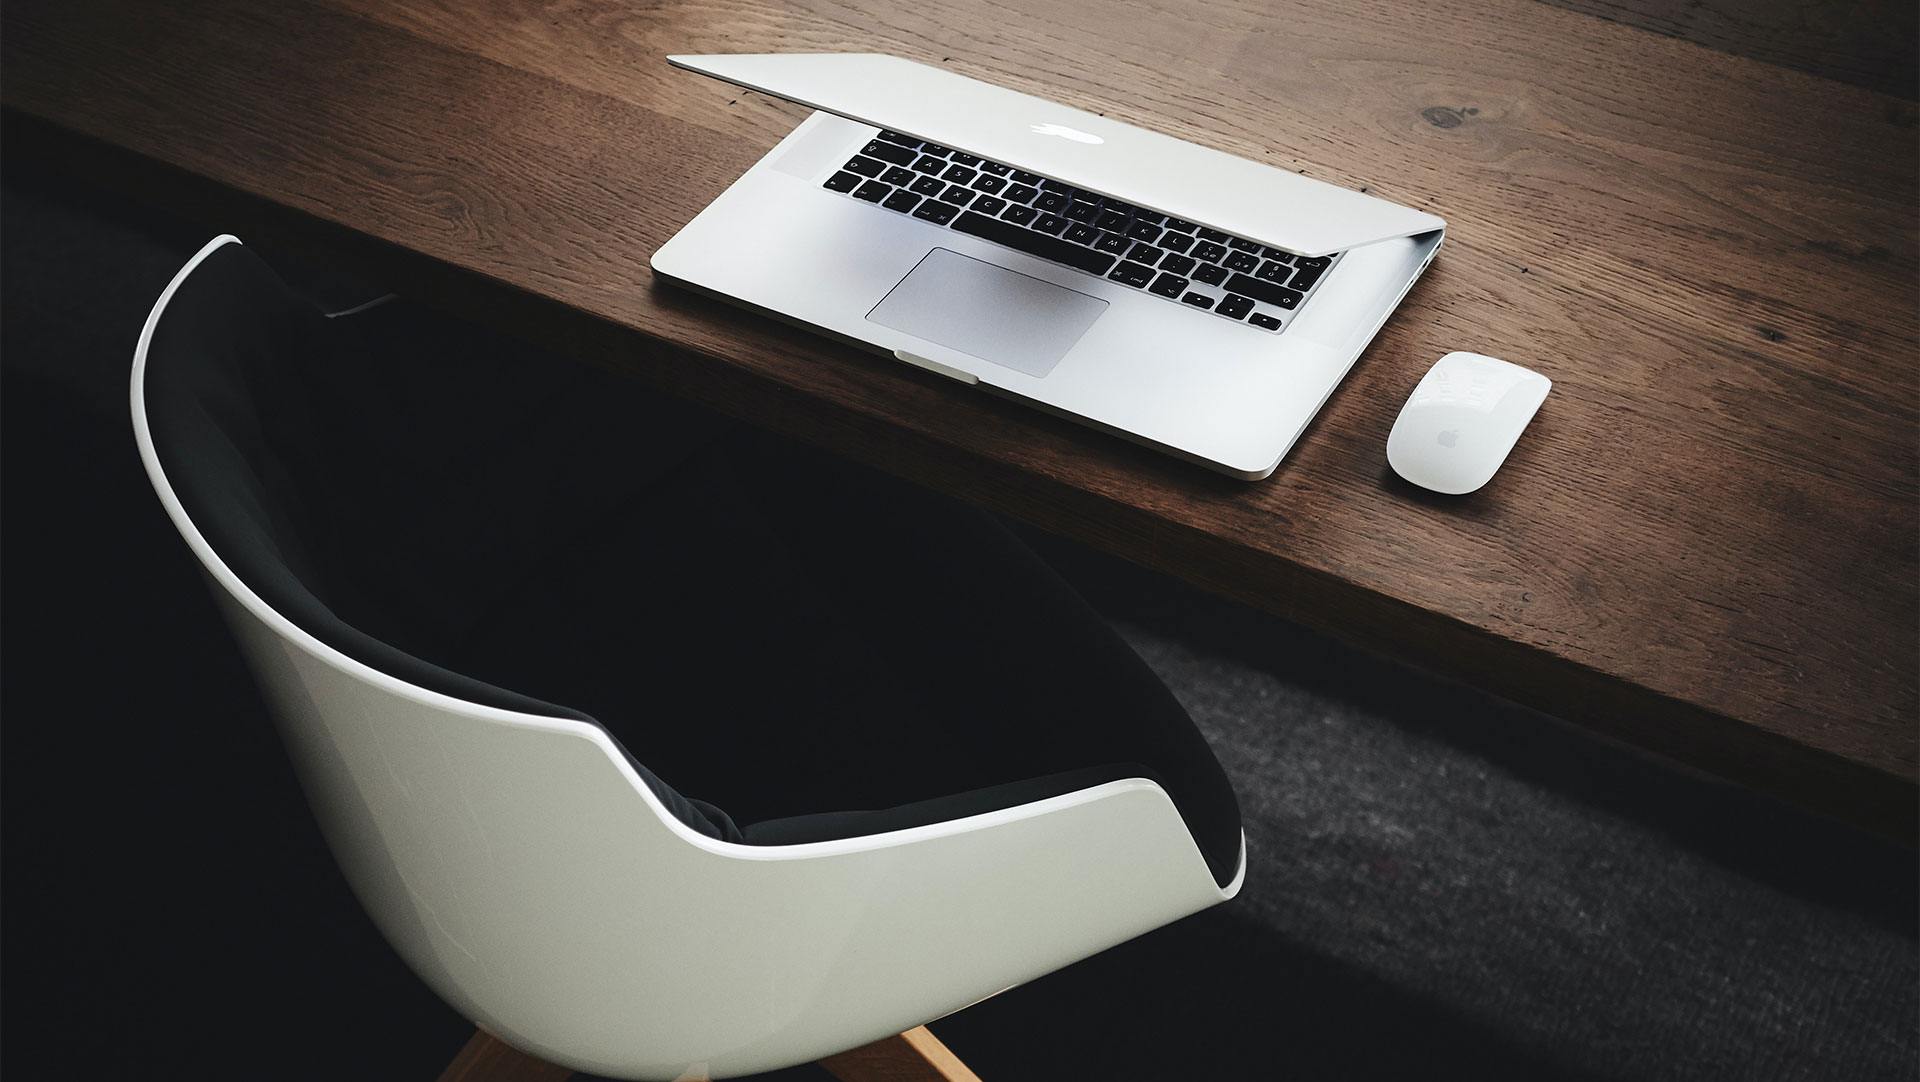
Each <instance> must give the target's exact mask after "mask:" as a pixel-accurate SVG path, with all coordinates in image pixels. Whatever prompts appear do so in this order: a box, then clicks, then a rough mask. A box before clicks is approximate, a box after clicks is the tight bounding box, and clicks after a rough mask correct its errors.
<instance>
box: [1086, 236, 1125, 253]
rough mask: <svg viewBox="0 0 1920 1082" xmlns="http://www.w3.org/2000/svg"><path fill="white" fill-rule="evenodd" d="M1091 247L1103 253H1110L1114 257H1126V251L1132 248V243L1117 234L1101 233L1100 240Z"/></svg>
mask: <svg viewBox="0 0 1920 1082" xmlns="http://www.w3.org/2000/svg"><path fill="white" fill-rule="evenodd" d="M1093 246H1094V247H1095V248H1098V249H1100V250H1101V251H1103V252H1112V253H1113V254H1114V255H1126V254H1127V249H1128V248H1131V247H1133V241H1131V240H1128V239H1127V238H1126V237H1125V236H1123V235H1122V234H1119V233H1102V234H1100V239H1099V240H1097V241H1095V242H1094V244H1093Z"/></svg>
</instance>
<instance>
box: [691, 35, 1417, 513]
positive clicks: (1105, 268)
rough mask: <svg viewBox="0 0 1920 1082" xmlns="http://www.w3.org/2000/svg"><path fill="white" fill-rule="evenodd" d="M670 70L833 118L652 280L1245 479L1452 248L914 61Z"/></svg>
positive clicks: (1388, 216) (761, 62) (1268, 173)
mask: <svg viewBox="0 0 1920 1082" xmlns="http://www.w3.org/2000/svg"><path fill="white" fill-rule="evenodd" d="M668 59H669V60H671V61H672V62H673V63H674V64H676V65H678V66H680V67H682V68H687V69H689V70H692V71H697V72H700V73H702V74H705V75H710V76H713V77H715V78H717V79H723V80H725V81H727V82H730V83H735V84H738V85H740V86H743V87H747V88H750V89H753V90H758V91H762V92H764V93H767V94H772V95H775V96H778V97H781V98H786V99H788V100H790V101H794V102H798V103H800V104H802V105H806V106H810V107H812V108H813V109H815V110H818V111H817V112H815V113H814V114H813V115H812V116H810V117H808V118H807V119H806V121H805V122H803V123H802V124H801V125H800V126H799V127H798V128H795V129H794V130H793V133H792V134H790V135H788V136H787V137H786V138H785V139H783V140H782V141H781V142H780V144H779V145H778V146H776V147H774V148H773V150H772V151H771V152H770V153H768V154H767V156H766V157H764V158H762V159H760V161H759V162H758V163H757V164H756V165H754V167H753V168H752V169H749V170H748V171H747V172H746V175H744V176H742V177H741V178H740V179H739V180H737V181H735V182H734V184H733V186H732V187H730V188H728V189H727V190H726V191H725V192H724V193H722V194H721V196H720V197H719V198H718V199H715V200H714V201H713V202H712V203H711V204H709V205H708V206H707V208H706V209H705V210H703V211H701V212H700V214H699V216H698V217H696V218H694V220H693V221H692V222H689V223H688V224H687V226H686V228H684V229H682V230H681V231H680V232H679V233H678V234H676V235H675V236H674V237H673V239H672V240H669V241H668V242H667V243H666V244H665V245H664V246H662V247H661V249H660V250H659V251H658V252H655V253H654V256H653V269H654V272H655V273H656V274H658V275H660V276H661V277H662V278H664V279H669V280H672V281H676V282H679V283H681V284H684V285H687V286H690V287H693V288H695V289H699V290H703V291H706V292H709V293H713V294H716V295H718V296H720V297H723V298H726V299H728V300H731V301H734V302H736V303H739V304H743V305H746V306H748V307H751V308H754V309H758V310H761V311H764V312H768V313H772V314H775V315H778V316H780V317H783V318H786V319H789V320H793V321H797V322H800V323H803V324H806V325H808V326H810V327H813V328H815V329H818V330H820V331H823V332H825V333H828V334H830V335H832V336H834V337H836V338H841V339H844V340H849V341H852V342H855V343H858V344H860V345H863V346H866V347H867V348H870V349H873V350H876V351H878V352H880V353H882V354H885V355H888V356H892V357H894V358H897V359H898V360H901V361H904V362H906V363H909V364H913V365H917V366H919V367H921V368H924V369H928V370H931V371H933V372H937V373H939V374H941V375H944V376H948V377H951V378H952V379H955V380H958V381H960V382H961V383H964V384H969V385H973V386H976V387H979V388H983V389H986V390H990V391H993V392H996V393H999V394H1003V395H1006V396H1009V397H1012V398H1017V399H1021V400H1024V401H1027V402H1030V403H1033V404H1036V405H1039V406H1042V407H1044V408H1046V409H1049V410H1051V411H1054V412H1057V413H1061V414H1065V415H1068V416H1071V417H1073V418H1075V419H1078V420H1080V421H1084V422H1086V423H1088V424H1091V425H1094V426H1096V427H1099V428H1102V429H1105V430H1107V431H1110V432H1113V433H1116V434H1118V435H1121V436H1125V437H1126V438H1128V439H1132V440H1135V441H1138V442H1140V443H1145V444H1148V445H1150V446H1153V447H1157V448H1160V449H1162V450H1165V451H1168V452H1171V453H1173V454H1176V455H1179V456H1181V457H1183V458H1186V459H1190V460H1192V461H1194V462H1198V463H1201V464H1203V465H1206V466H1208V467H1211V468H1213V469H1216V470H1219V471H1221V472H1223V473H1228V474H1231V475H1233V476H1236V477H1243V478H1247V479H1249V480H1257V479H1259V478H1263V477H1266V476H1268V475H1269V474H1271V473H1272V472H1273V471H1274V468H1275V467H1276V466H1278V465H1279V464H1280V460H1281V458H1283V457H1284V456H1285V455H1286V453H1287V450H1288V449H1289V448H1290V447H1292V446H1293V443H1294V441H1295V440H1296V439H1298V438H1299V436H1300V433H1301V432H1302V431H1303V430H1304V429H1305V428H1306V426H1307V423H1308V422H1309V421H1310V420H1312V419H1313V415H1314V414H1315V413H1316V412H1318V410H1319V409H1320V406H1321V404H1322V403H1324V402H1325V401H1326V399H1327V396H1328V395H1329V394H1331V393H1332V392H1333V388H1334V387H1335V386H1336V385H1337V384H1338V383H1339V382H1340V380H1341V378H1342V377H1343V376H1345V375H1346V373H1347V370H1348V369H1349V368H1351V367H1352V365H1353V362H1354V361H1355V359H1357V358H1358V357H1359V356H1360V352H1361V351H1362V350H1363V349H1365V348H1366V345H1367V343H1368V342H1369V341H1370V340H1372V338H1373V335H1374V332H1375V331H1377V330H1378V329H1379V328H1380V325H1381V324H1382V323H1383V322H1384V321H1385V320H1386V318H1387V315H1388V314H1389V313H1390V312H1392V311H1393V309H1394V308H1395V307H1396V306H1397V305H1398V304H1399V303H1400V298H1401V297H1403V296H1404V295H1405V294H1406V291H1407V289H1408V287H1410V286H1411V285H1412V284H1413V282H1414V280H1415V279H1416V278H1418V277H1419V275H1420V272H1421V271H1422V270H1423V269H1425V267H1426V265H1427V263H1428V262H1429V261H1430V260H1431V259H1432V258H1433V254H1434V252H1435V251H1436V250H1438V249H1439V247H1440V241H1441V236H1442V232H1443V230H1444V229H1445V227H1446V223H1445V222H1443V221H1441V220H1440V219H1439V218H1436V217H1434V216H1433V215H1431V214H1426V213H1424V212H1421V211H1418V210H1414V209H1412V208H1409V207H1403V206H1399V205H1396V204H1393V203H1389V202H1386V201H1385V200H1381V199H1375V198H1373V197H1371V196H1367V195H1362V194H1360V193H1358V192H1352V191H1348V190H1346V189H1344V188H1339V187H1335V186H1333V185H1330V184H1325V183H1322V182H1320V181H1317V180H1312V179H1309V178H1307V177H1303V176H1300V175H1299V174H1297V173H1289V172H1286V171H1284V170H1280V169H1275V168H1273V167H1271V166H1266V165H1261V164H1259V163H1256V162H1251V161H1247V160H1245V159H1243V158H1236V157H1233V156H1232V155H1228V154H1223V153H1221V152H1219V151H1216V150H1210V149H1208V148H1206V147H1202V146H1196V145H1194V144H1192V143H1187V142H1183V141H1181V140H1178V139H1174V138H1171V137H1169V136H1165V135H1160V134H1158V133H1156V132H1151V131H1146V130H1144V129H1141V128H1135V127H1132V126H1130V125H1127V124H1122V123H1119V122H1117V121H1113V120H1108V119H1106V118H1104V117H1100V116H1095V115H1094V114H1092V113H1087V112H1082V111H1080V110H1078V109H1070V108H1067V107H1066V106H1062V105H1055V104H1054V103H1052V102H1049V101H1044V100H1042V99H1040V98H1035V97H1030V96H1028V95H1026V94H1021V93H1017V92H1015V91H1011V90H1006V89H1004V88H1001V87H997V86H993V85H990V84H988V83H983V82H980V81H978V80H975V79H969V78H966V77H964V76H960V75H955V74H953V73H951V72H947V71H942V70H940V69H938V68H933V67H928V66H926V65H924V64H917V63H914V62H912V61H908V60H903V59H901V58H899V57H894V56H883V55H874V54H802V53H791V54H774V55H764V56H747V55H736V56H675V57H669V58H668Z"/></svg>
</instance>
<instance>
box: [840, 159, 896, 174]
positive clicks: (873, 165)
mask: <svg viewBox="0 0 1920 1082" xmlns="http://www.w3.org/2000/svg"><path fill="white" fill-rule="evenodd" d="M886 171H887V163H885V162H878V161H874V160H873V159H872V158H862V157H859V156H857V155H856V156H855V157H854V159H853V160H852V161H850V162H848V163H847V172H849V173H858V174H860V175H861V176H863V177H877V176H879V175H880V174H882V173H884V172H886Z"/></svg>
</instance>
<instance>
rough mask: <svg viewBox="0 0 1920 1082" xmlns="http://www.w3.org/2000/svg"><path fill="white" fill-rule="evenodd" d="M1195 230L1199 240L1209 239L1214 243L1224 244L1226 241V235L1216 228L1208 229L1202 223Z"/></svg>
mask: <svg viewBox="0 0 1920 1082" xmlns="http://www.w3.org/2000/svg"><path fill="white" fill-rule="evenodd" d="M1195 232H1197V233H1199V234H1200V239H1201V240H1210V241H1212V242H1213V243H1215V244H1225V243H1226V242H1227V235H1226V234H1225V233H1222V232H1220V231H1219V230H1218V229H1208V228H1207V227H1206V226H1204V225H1203V226H1201V227H1200V228H1199V229H1197V230H1195Z"/></svg>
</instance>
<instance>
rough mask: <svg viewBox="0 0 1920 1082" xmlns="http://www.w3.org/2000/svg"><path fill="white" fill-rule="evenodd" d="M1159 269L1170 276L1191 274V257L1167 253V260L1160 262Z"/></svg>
mask: <svg viewBox="0 0 1920 1082" xmlns="http://www.w3.org/2000/svg"><path fill="white" fill-rule="evenodd" d="M1160 269H1161V270H1163V271H1167V272H1169V273H1172V274H1191V273H1193V257H1192V256H1184V255H1179V254H1177V253H1173V252H1169V253H1167V258H1165V259H1162V260H1161V261H1160Z"/></svg>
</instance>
